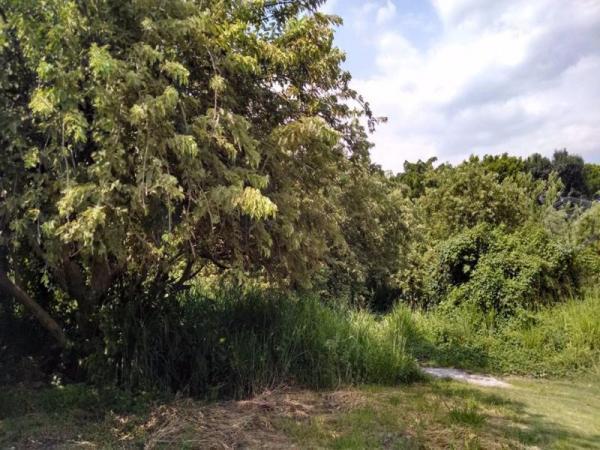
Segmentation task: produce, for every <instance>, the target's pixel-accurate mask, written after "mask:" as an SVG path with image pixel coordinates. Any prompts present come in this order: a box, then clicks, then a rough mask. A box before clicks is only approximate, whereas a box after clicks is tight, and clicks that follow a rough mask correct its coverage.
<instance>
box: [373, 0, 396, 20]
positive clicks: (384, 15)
mask: <svg viewBox="0 0 600 450" xmlns="http://www.w3.org/2000/svg"><path fill="white" fill-rule="evenodd" d="M395 15H396V5H395V4H394V3H393V2H392V0H387V1H386V2H385V4H384V5H382V6H380V7H379V8H378V9H377V15H376V17H375V22H376V23H377V25H382V24H384V23H386V22H389V21H390V20H392V19H393V18H394V16H395Z"/></svg>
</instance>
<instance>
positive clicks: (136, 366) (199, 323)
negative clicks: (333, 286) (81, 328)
mask: <svg viewBox="0 0 600 450" xmlns="http://www.w3.org/2000/svg"><path fill="white" fill-rule="evenodd" d="M130 305H131V304H127V305H124V306H123V308H121V309H114V310H112V311H105V313H104V314H105V318H104V325H103V327H104V331H105V335H106V336H107V341H106V346H105V348H103V349H102V350H101V351H98V352H97V353H95V354H94V355H93V356H92V357H90V358H88V360H87V367H88V369H89V372H90V373H91V374H94V375H95V377H96V381H98V382H101V383H106V382H114V381H116V382H118V383H120V384H122V385H126V386H129V387H133V388H143V389H154V388H157V389H160V390H168V391H172V392H173V391H184V392H185V393H188V394H192V395H201V396H207V397H211V398H216V397H222V396H227V397H229V396H233V397H242V396H246V395H248V394H252V393H255V392H257V391H260V390H262V389H265V388H268V387H272V386H274V385H278V384H282V383H291V382H293V383H298V384H301V385H306V386H310V387H315V388H324V387H333V386H336V385H339V384H347V383H361V382H368V383H383V384H393V383H398V382H403V381H408V380H411V379H413V378H415V377H416V376H417V373H418V372H417V369H416V366H415V363H414V360H413V358H412V357H411V356H410V355H409V353H408V352H407V351H406V349H405V341H406V335H407V333H410V329H409V325H408V324H409V322H410V316H409V312H408V311H397V312H395V313H394V314H392V315H390V316H387V317H385V318H384V319H382V320H378V319H377V318H376V317H375V316H373V315H370V314H368V313H366V312H360V311H350V310H345V309H343V308H341V307H332V306H324V305H323V304H322V303H320V302H319V301H318V300H317V299H316V298H314V297H306V298H297V297H294V296H289V295H283V294H278V293H272V292H271V293H268V292H262V291H254V292H250V293H245V294H242V293H238V292H234V291H221V293H219V294H217V295H216V296H215V297H211V296H208V295H205V294H200V293H195V294H193V295H186V296H185V297H182V298H180V299H178V300H177V301H173V302H172V303H171V304H170V305H169V304H168V303H167V302H162V303H160V304H158V305H144V306H143V307H142V308H140V309H137V310H134V309H132V308H131V306H130Z"/></svg>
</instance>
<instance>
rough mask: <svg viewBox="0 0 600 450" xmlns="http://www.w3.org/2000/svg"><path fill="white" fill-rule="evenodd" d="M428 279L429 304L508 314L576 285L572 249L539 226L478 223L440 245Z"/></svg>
mask: <svg viewBox="0 0 600 450" xmlns="http://www.w3.org/2000/svg"><path fill="white" fill-rule="evenodd" d="M437 254H438V256H437V262H436V264H435V266H434V268H433V273H432V275H431V279H430V281H429V286H430V288H429V292H430V293H431V299H432V301H433V302H434V303H440V302H447V303H449V304H462V303H471V304H474V305H477V307H478V308H480V309H481V310H482V311H483V312H484V313H487V314H490V315H491V317H493V316H494V315H496V314H497V315H499V316H511V315H514V314H515V313H516V312H517V311H519V310H520V309H535V308H538V307H539V306H541V305H544V304H548V303H551V302H554V301H557V300H558V299H559V298H561V297H562V296H563V295H565V293H568V292H571V291H575V290H576V289H577V287H578V281H579V280H578V279H577V275H576V274H577V270H576V269H575V249H574V248H572V247H570V246H569V245H568V244H564V243H562V242H561V241H559V240H557V239H556V238H553V237H552V236H551V235H550V234H549V233H548V232H546V231H545V230H544V229H543V228H541V227H539V226H535V225H528V226H525V227H523V228H521V229H520V230H518V231H517V232H514V233H507V232H506V231H504V230H503V229H502V228H496V229H493V228H490V227H487V226H479V227H476V228H474V229H469V230H467V231H465V232H463V233H460V234H458V235H456V236H455V237H453V238H452V239H450V240H448V241H446V242H443V243H441V244H440V247H439V249H438V250H437Z"/></svg>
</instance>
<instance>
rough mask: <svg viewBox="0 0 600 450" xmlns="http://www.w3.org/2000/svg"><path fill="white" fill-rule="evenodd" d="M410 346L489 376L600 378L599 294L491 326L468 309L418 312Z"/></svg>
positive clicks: (423, 355) (430, 358)
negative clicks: (583, 375) (580, 375)
mask: <svg viewBox="0 0 600 450" xmlns="http://www.w3.org/2000/svg"><path fill="white" fill-rule="evenodd" d="M414 317H415V320H416V323H417V327H416V328H417V330H418V332H417V333H416V334H414V338H413V339H412V341H411V348H412V350H413V351H414V353H415V354H416V355H417V357H418V358H419V359H420V360H421V361H422V362H425V363H427V364H431V365H437V366H444V367H459V368H463V369H471V370H479V371H485V372H494V373H504V374H520V375H532V376H538V377H545V376H552V377H561V376H567V375H569V374H572V373H575V372H577V373H595V374H596V375H598V376H600V319H599V318H600V292H598V291H596V292H588V293H587V294H585V295H584V296H583V297H582V298H573V299H569V300H567V301H566V302H564V303H561V304H558V305H556V306H552V307H548V308H545V309H542V310H540V311H538V312H525V311H523V312H521V314H519V315H517V316H515V317H512V318H510V319H506V320H497V321H494V322H490V321H489V318H487V317H486V316H484V315H483V314H482V313H481V312H479V311H477V310H475V309H473V308H469V307H464V308H458V307H457V308H455V309H445V310H442V309H440V310H434V311H431V312H426V313H423V312H417V313H415V314H414Z"/></svg>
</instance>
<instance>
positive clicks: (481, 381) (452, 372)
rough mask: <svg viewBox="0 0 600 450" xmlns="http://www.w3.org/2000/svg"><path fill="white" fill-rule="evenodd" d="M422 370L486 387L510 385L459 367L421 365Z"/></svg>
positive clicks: (439, 376)
mask: <svg viewBox="0 0 600 450" xmlns="http://www.w3.org/2000/svg"><path fill="white" fill-rule="evenodd" d="M422 370H423V372H425V373H426V374H428V375H431V376H432V377H435V378H450V379H452V380H457V381H464V382H466V383H470V384H476V385H479V386H487V387H500V388H509V387H511V385H510V384H508V383H507V382H505V381H502V380H499V379H498V378H494V377H490V376H486V375H475V374H470V373H467V372H465V371H464V370H459V369H447V368H442V367H423V368H422Z"/></svg>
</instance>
